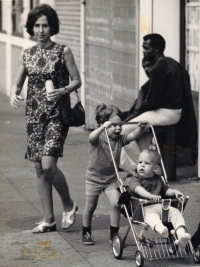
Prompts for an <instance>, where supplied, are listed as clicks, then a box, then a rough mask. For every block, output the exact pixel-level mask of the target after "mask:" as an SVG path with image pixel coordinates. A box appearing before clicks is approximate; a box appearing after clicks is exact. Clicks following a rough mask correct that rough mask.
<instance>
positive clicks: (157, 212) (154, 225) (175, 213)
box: [129, 149, 191, 243]
mask: <svg viewBox="0 0 200 267" xmlns="http://www.w3.org/2000/svg"><path fill="white" fill-rule="evenodd" d="M158 173H160V155H159V153H158V152H157V151H156V150H152V149H145V150H143V151H142V152H141V153H140V156H139V162H138V164H137V171H136V172H135V174H134V175H133V177H132V179H131V181H130V185H129V186H130V188H129V189H130V191H131V192H134V193H136V194H137V195H139V196H140V197H142V198H145V199H149V200H153V201H155V202H157V201H159V200H160V199H161V197H165V198H171V197H174V196H175V197H176V198H178V197H179V196H182V197H183V194H182V193H181V192H180V191H178V190H176V189H172V188H171V187H168V185H166V184H165V183H164V181H163V180H162V178H161V176H160V175H158ZM161 214H162V206H161V203H157V204H156V203H155V204H152V205H148V206H145V207H144V220H145V222H146V223H147V224H148V225H149V226H150V227H151V229H152V230H154V231H155V232H157V233H159V234H161V235H162V236H163V237H165V238H167V237H168V235H169V233H168V229H167V227H166V226H164V225H163V223H162V221H161ZM169 221H170V222H171V223H172V225H173V227H174V229H175V231H176V234H177V238H178V242H179V243H186V242H187V241H188V240H189V239H190V238H191V235H190V234H189V233H187V232H186V229H185V220H184V218H183V216H182V214H181V212H180V211H179V210H178V209H176V208H173V207H170V209H169Z"/></svg>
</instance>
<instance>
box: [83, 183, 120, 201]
mask: <svg viewBox="0 0 200 267" xmlns="http://www.w3.org/2000/svg"><path fill="white" fill-rule="evenodd" d="M117 188H118V184H117V182H112V183H110V184H106V185H105V184H97V183H94V182H91V181H86V182H85V192H86V196H92V197H95V196H99V195H100V194H101V193H102V192H104V193H105V191H110V190H117Z"/></svg>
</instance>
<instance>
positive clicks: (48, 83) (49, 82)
mask: <svg viewBox="0 0 200 267" xmlns="http://www.w3.org/2000/svg"><path fill="white" fill-rule="evenodd" d="M45 88H46V92H47V100H48V101H51V100H50V99H49V98H48V94H49V93H50V92H52V91H53V90H54V86H53V82H52V80H50V79H49V80H46V82H45Z"/></svg>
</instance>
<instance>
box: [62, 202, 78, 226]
mask: <svg viewBox="0 0 200 267" xmlns="http://www.w3.org/2000/svg"><path fill="white" fill-rule="evenodd" d="M77 210H78V206H77V204H76V203H75V202H74V205H73V208H72V210H71V211H69V212H65V211H64V212H63V215H62V229H63V230H65V229H67V228H69V227H70V226H72V225H73V224H74V223H75V217H76V211H77Z"/></svg>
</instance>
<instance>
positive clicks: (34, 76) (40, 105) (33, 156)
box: [23, 42, 70, 162]
mask: <svg viewBox="0 0 200 267" xmlns="http://www.w3.org/2000/svg"><path fill="white" fill-rule="evenodd" d="M63 50H64V47H63V46H61V45H59V44H57V43H55V42H53V43H52V44H51V45H50V46H49V47H47V48H45V49H39V48H38V46H37V45H35V46H33V47H31V48H28V49H25V50H24V52H23V62H24V65H25V69H26V73H27V75H28V91H27V101H26V123H27V152H26V155H25V158H27V159H29V160H31V161H34V162H35V161H41V158H42V157H43V156H52V157H62V156H63V145H64V142H65V139H66V136H67V133H68V129H69V127H68V126H67V125H64V124H63V123H62V122H61V119H60V106H59V105H58V103H56V102H54V101H48V100H47V97H46V89H45V81H46V80H47V79H51V80H52V81H53V84H54V88H59V87H64V86H66V85H67V84H69V73H68V71H67V69H66V68H63V67H62V66H64V62H63V61H64V56H63ZM66 105H70V98H69V99H68V102H67V103H66Z"/></svg>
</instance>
